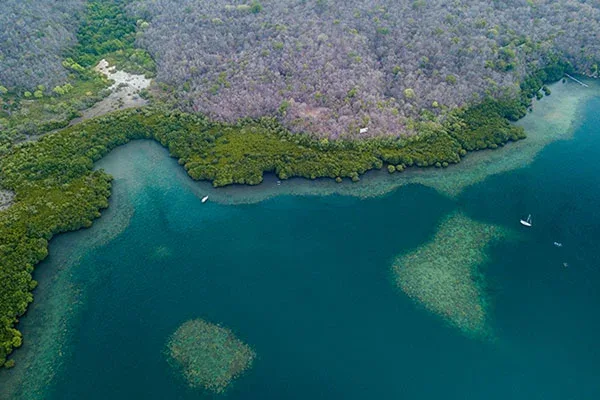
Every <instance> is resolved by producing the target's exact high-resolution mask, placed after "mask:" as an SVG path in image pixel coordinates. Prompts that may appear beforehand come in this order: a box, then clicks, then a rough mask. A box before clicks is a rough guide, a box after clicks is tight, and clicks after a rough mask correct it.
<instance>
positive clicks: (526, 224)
mask: <svg viewBox="0 0 600 400" xmlns="http://www.w3.org/2000/svg"><path fill="white" fill-rule="evenodd" d="M521 225H523V226H531V214H529V215H528V216H527V219H526V220H521Z"/></svg>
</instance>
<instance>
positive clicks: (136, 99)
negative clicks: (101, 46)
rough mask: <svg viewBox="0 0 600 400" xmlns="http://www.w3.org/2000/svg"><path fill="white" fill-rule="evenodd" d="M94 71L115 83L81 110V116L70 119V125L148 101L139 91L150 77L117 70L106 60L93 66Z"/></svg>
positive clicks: (146, 85)
mask: <svg viewBox="0 0 600 400" xmlns="http://www.w3.org/2000/svg"><path fill="white" fill-rule="evenodd" d="M94 70H95V71H97V72H99V73H101V74H102V75H104V76H106V77H107V78H108V79H110V80H113V81H114V82H115V83H114V84H113V85H112V86H111V87H110V88H109V89H110V91H111V94H110V95H108V96H107V97H105V98H104V99H102V100H100V101H99V102H97V103H96V104H94V105H93V106H92V107H90V108H88V109H86V110H84V111H83V112H82V114H83V115H82V117H81V118H76V119H74V120H73V121H71V123H70V125H75V124H77V123H79V122H81V121H85V120H86V119H90V118H94V117H98V116H100V115H104V114H108V113H109V112H112V111H116V110H123V109H125V108H132V107H140V106H144V105H146V104H147V103H148V101H147V100H144V99H142V98H141V97H140V95H139V94H140V92H141V91H142V90H143V89H146V88H147V87H148V86H150V83H151V82H152V80H151V79H147V78H146V77H145V76H144V75H135V74H130V73H129V72H125V71H117V70H116V67H114V66H112V67H111V66H109V65H108V61H106V60H104V59H103V60H101V61H100V62H99V63H98V65H97V66H96V67H95V68H94Z"/></svg>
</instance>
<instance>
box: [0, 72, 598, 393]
mask: <svg viewBox="0 0 600 400" xmlns="http://www.w3.org/2000/svg"><path fill="white" fill-rule="evenodd" d="M556 85H562V84H561V83H559V84H556ZM563 88H564V90H561V89H563ZM563 88H555V87H553V95H552V96H555V95H556V97H552V96H550V97H548V98H547V99H544V100H542V101H541V102H539V103H535V108H536V111H535V112H534V113H533V114H532V115H530V116H528V117H526V118H525V119H523V120H521V121H520V122H519V124H523V125H525V126H527V127H528V128H526V129H534V130H535V134H533V131H529V130H528V133H529V135H530V136H529V137H528V139H526V140H524V141H519V142H516V143H511V144H509V145H507V146H505V147H504V148H500V149H496V150H494V151H491V150H490V151H481V152H474V153H469V156H467V157H465V159H463V161H462V162H461V163H460V164H458V165H456V166H453V167H449V168H447V169H443V170H442V169H433V168H430V169H420V170H417V169H413V170H409V171H406V172H404V173H403V174H388V173H387V172H384V171H376V172H372V173H368V174H367V176H366V177H365V179H363V180H361V181H360V182H357V183H351V182H347V181H345V182H343V183H341V184H338V183H335V182H334V181H333V180H330V179H319V180H315V181H311V180H306V179H303V178H294V179H290V180H289V181H283V182H282V183H281V184H280V185H277V179H276V178H275V177H273V176H270V177H268V179H266V180H265V182H263V184H261V185H258V186H251V187H249V186H240V187H238V186H233V187H225V188H218V189H214V188H212V185H210V183H208V182H195V181H192V179H190V178H189V176H188V175H187V173H186V171H185V170H184V169H183V168H176V171H177V173H178V174H180V175H181V178H182V179H180V180H179V181H181V182H184V183H185V184H186V185H189V186H190V187H192V188H193V191H194V193H195V194H196V195H197V196H199V197H202V196H203V195H206V194H209V195H210V201H215V202H218V203H225V204H243V203H255V202H259V201H262V200H264V199H268V198H271V197H275V196H282V195H295V196H306V195H311V196H315V195H320V196H326V195H331V194H337V195H350V196H355V197H360V198H367V197H375V196H380V195H383V194H385V193H388V192H390V191H393V190H395V189H397V188H398V187H400V186H403V185H407V184H423V185H425V186H429V187H432V188H435V189H436V190H438V191H439V192H440V193H442V194H445V195H448V196H450V197H452V196H455V195H457V194H459V193H460V191H462V190H463V189H464V188H465V187H467V186H469V185H472V184H475V183H477V182H481V181H482V180H483V179H485V178H486V177H487V176H491V175H495V174H498V173H502V172H506V171H510V170H513V169H516V168H520V167H523V166H526V165H527V164H528V163H529V162H531V161H532V160H533V159H534V158H535V156H536V155H537V154H538V153H539V152H540V151H541V150H542V149H543V148H544V147H545V146H546V145H547V144H549V143H551V142H553V141H555V140H562V139H568V138H570V137H571V134H572V132H573V130H574V128H575V126H576V124H577V115H578V112H579V106H580V104H582V103H584V102H585V100H586V99H588V98H589V97H590V96H592V95H593V93H597V92H598V86H595V90H596V91H595V92H592V91H590V93H588V94H585V93H583V94H582V93H581V92H580V91H577V90H571V89H573V88H575V87H574V86H570V85H569V84H566V85H564V87H563ZM565 96H567V97H565ZM549 100H552V101H549ZM565 107H566V108H565ZM550 127H554V128H553V130H552V131H550V134H548V132H549V131H547V129H549V128H550ZM532 137H533V138H534V140H533V143H532V144H531V145H529V146H525V145H526V144H527V142H528V141H529V140H530V139H531V138H532ZM131 146H141V147H143V148H146V149H147V150H149V152H148V156H149V157H152V158H153V160H154V161H155V162H165V161H169V162H173V163H176V160H174V159H172V158H171V159H169V158H166V159H165V158H164V157H165V156H167V157H168V155H167V150H166V149H164V148H162V147H161V146H160V145H159V144H158V143H156V142H154V141H133V142H131V143H130V144H128V145H125V146H120V147H118V148H117V149H115V150H113V151H112V152H111V153H110V154H108V155H107V156H106V157H104V158H102V160H100V161H99V162H98V163H97V164H96V168H98V167H103V166H105V167H106V166H109V165H110V168H109V169H111V170H114V169H113V168H115V167H119V168H121V174H122V175H121V177H117V179H116V180H115V184H116V185H115V188H114V190H113V194H112V197H111V199H110V207H109V208H108V209H107V210H105V211H104V212H103V216H104V218H100V219H99V220H97V221H96V222H95V223H94V225H93V227H92V229H88V230H79V231H76V232H72V233H67V234H64V235H58V236H57V237H56V238H55V239H54V240H53V241H52V242H53V243H52V246H50V249H51V250H50V258H49V259H48V260H47V261H45V262H44V264H42V265H40V266H39V267H38V268H37V269H36V272H35V274H36V278H38V279H39V280H40V286H39V287H38V289H36V292H35V297H36V302H34V303H33V304H32V305H31V306H30V307H31V308H30V310H29V311H28V313H27V314H26V316H24V317H23V318H22V320H23V321H22V323H21V325H20V326H19V328H21V327H23V328H24V333H25V344H24V348H22V349H20V350H17V351H16V352H15V353H14V355H13V358H15V359H16V360H17V365H16V367H15V368H14V369H13V370H11V371H3V374H0V381H2V385H0V386H1V387H2V388H3V389H2V391H0V394H3V391H7V393H9V392H8V391H9V390H11V392H10V393H11V394H15V395H16V393H17V392H18V390H17V388H18V387H19V386H20V385H21V382H24V381H25V380H28V387H27V390H30V392H28V393H29V394H36V393H37V394H38V395H41V394H42V393H41V392H39V391H38V390H42V389H43V388H44V385H46V384H47V383H48V382H49V381H50V380H51V379H52V376H53V375H54V374H55V373H56V368H57V366H56V365H57V363H56V361H55V360H56V359H59V358H60V357H62V353H61V346H62V343H64V341H65V340H67V339H68V334H69V333H72V328H71V327H72V325H68V326H67V325H63V323H64V322H65V321H67V320H68V319H70V318H71V316H72V314H69V313H74V314H76V313H77V307H78V305H80V304H81V297H78V296H82V295H83V296H85V294H81V293H78V289H77V288H76V287H73V286H72V285H71V281H70V279H71V277H72V274H71V271H70V270H71V269H72V267H73V266H75V265H76V264H77V261H79V260H80V259H81V257H83V256H84V255H82V254H74V253H64V254H62V255H61V254H56V253H55V251H54V250H53V249H55V248H56V247H59V246H55V242H56V241H66V242H68V241H69V240H70V239H69V238H71V237H73V238H74V237H77V241H78V242H79V241H80V240H82V238H83V240H86V241H89V242H88V243H89V245H90V247H94V246H101V245H103V244H104V243H107V242H108V241H110V240H112V239H114V238H116V237H117V236H118V235H119V233H120V232H122V231H123V230H124V229H126V227H127V225H128V222H129V218H130V217H131V213H132V212H133V210H132V208H131V207H130V206H129V207H128V206H127V198H128V197H129V194H127V193H121V192H119V190H117V189H121V188H124V187H127V188H129V189H131V187H134V186H131V185H134V184H135V185H137V187H141V186H142V185H143V179H142V178H143V177H139V176H135V175H128V173H127V170H128V169H127V164H128V158H127V157H126V155H127V151H130V150H131ZM516 146H519V147H516ZM495 154H498V155H497V156H496V157H497V160H501V161H503V162H502V163H501V164H500V165H497V164H495V163H494V161H489V158H488V157H492V158H493V157H494V155H495ZM473 156H478V157H476V158H475V159H474V160H473V161H470V164H466V167H463V168H460V167H461V165H462V164H463V163H466V162H467V161H468V160H469V159H471V158H472V157H473ZM130 164H131V163H130ZM469 166H471V167H476V168H477V170H476V171H477V173H474V174H473V175H472V176H468V177H466V178H464V179H459V178H461V176H460V175H462V174H463V173H464V171H465V169H466V168H467V167H469ZM449 173H452V175H447V174H449ZM427 174H430V175H431V176H427ZM444 176H450V178H448V180H447V181H445V180H444ZM120 179H126V180H127V181H128V183H127V184H126V185H123V186H121V185H120V184H118V182H119V180H120ZM176 183H177V184H179V182H176ZM449 189H453V190H449ZM454 189H457V190H454ZM127 210H129V211H127ZM96 235H98V236H96ZM86 237H87V239H85V238H86ZM57 259H58V260H60V261H58V263H59V264H62V265H63V268H62V269H60V270H57V271H51V270H49V269H46V268H44V265H45V264H47V263H50V262H53V263H54V262H57ZM65 288H69V291H68V292H67V293H69V295H67V294H65V293H63V294H62V295H61V296H58V297H57V296H55V295H56V294H57V293H60V292H61V289H65ZM50 299H55V300H56V301H57V302H58V303H52V302H50V301H49V300H50ZM61 302H64V303H61ZM65 304H66V306H65ZM53 313H58V314H53ZM36 315H37V317H36ZM41 315H51V316H52V318H49V319H48V320H46V321H38V323H40V324H41V325H40V326H38V327H37V328H36V329H38V330H39V332H40V333H41V334H42V335H41V337H42V338H41V339H40V338H39V337H38V336H36V335H31V333H28V331H27V329H32V328H31V326H30V327H29V328H27V324H29V323H30V322H29V321H30V320H35V319H39V317H40V316H41ZM75 320H76V318H75V319H74V321H75ZM31 323H32V324H33V323H34V322H31ZM57 333H58V334H57ZM34 336H35V338H34ZM57 337H58V338H61V339H60V340H56V339H57ZM34 340H35V341H36V342H33V341H34ZM44 346H48V347H47V348H45V349H44V351H43V353H44V354H46V355H49V357H50V358H46V359H42V358H40V356H39V354H40V352H38V350H39V348H40V347H42V348H43V347H44ZM53 346H55V347H53ZM30 371H35V373H32V375H33V376H36V379H37V383H35V384H34V382H31V381H29V379H31V378H30V376H29V377H28V373H30ZM44 371H45V372H44ZM1 375H5V376H6V378H4V377H2V376H1ZM6 382H8V383H6ZM9 388H12V389H9ZM36 388H39V389H36ZM12 397H13V396H12V395H11V396H9V398H12Z"/></svg>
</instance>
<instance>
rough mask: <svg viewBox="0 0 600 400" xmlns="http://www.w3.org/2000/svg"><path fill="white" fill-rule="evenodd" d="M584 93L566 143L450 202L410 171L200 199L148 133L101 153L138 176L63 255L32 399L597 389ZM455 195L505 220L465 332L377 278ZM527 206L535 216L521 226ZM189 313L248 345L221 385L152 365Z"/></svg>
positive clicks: (596, 209)
mask: <svg viewBox="0 0 600 400" xmlns="http://www.w3.org/2000/svg"><path fill="white" fill-rule="evenodd" d="M585 107H586V108H585V110H584V115H583V122H582V123H581V126H580V127H579V128H578V130H577V132H576V133H575V136H574V139H573V140H570V141H564V142H556V143H554V144H551V145H549V146H548V147H547V148H546V149H545V150H544V151H543V152H542V153H541V154H540V156H539V157H538V158H537V159H536V161H535V162H533V163H532V164H531V165H529V166H524V168H522V169H519V170H516V171H513V172H508V173H504V174H501V175H497V176H493V177H490V178H488V179H487V180H485V181H484V182H482V183H480V184H477V185H475V186H472V187H470V188H468V189H467V190H465V192H464V193H463V194H462V195H460V196H459V197H458V198H456V199H450V198H448V197H445V196H442V195H440V194H438V193H437V192H436V191H434V190H433V189H428V188H425V187H423V186H420V185H409V186H406V187H403V188H400V189H398V190H396V191H394V192H392V193H390V194H388V195H385V196H382V197H378V198H373V199H366V200H360V199H357V198H352V197H343V196H326V197H318V196H308V197H293V196H281V197H276V198H273V199H270V200H266V201H263V202H260V203H256V204H248V205H236V206H231V205H221V204H217V203H215V202H211V201H209V202H207V203H205V204H202V203H201V202H200V201H199V198H198V196H196V195H195V194H194V193H192V191H191V190H189V188H188V187H187V186H186V185H183V184H181V180H182V179H187V178H185V177H182V174H181V171H180V170H179V168H180V167H179V166H177V163H176V162H175V161H174V160H172V159H169V158H167V157H166V152H164V150H162V149H159V148H158V145H156V144H154V143H149V142H138V143H133V144H131V145H129V147H126V148H123V149H119V150H117V151H120V153H119V155H118V157H122V158H123V159H126V158H129V159H130V158H134V160H135V168H136V170H137V171H138V173H140V174H142V175H144V176H147V177H149V178H148V179H149V181H150V184H148V185H145V187H144V188H143V190H140V191H138V192H136V194H135V195H134V196H132V199H131V201H132V202H133V206H134V209H135V213H134V215H133V217H132V219H131V223H130V225H129V226H128V227H127V228H126V230H125V231H124V232H123V233H122V234H120V235H119V236H118V237H117V238H116V239H114V240H112V241H110V242H109V243H107V244H106V245H104V246H100V247H98V248H94V249H89V250H87V251H85V257H83V258H82V259H81V261H80V262H79V263H78V265H77V267H76V268H75V272H74V273H73V277H72V280H73V284H74V285H76V286H77V287H81V288H84V292H85V296H84V298H85V300H84V301H83V305H82V307H81V310H80V312H79V313H78V314H77V315H76V316H75V317H74V318H73V321H72V323H71V328H70V329H71V330H72V337H71V338H70V341H69V343H68V345H67V347H68V350H69V351H68V356H67V357H66V358H65V361H64V368H62V369H60V370H59V372H58V373H57V375H56V377H55V378H54V380H53V383H52V384H51V385H49V386H48V387H47V392H46V397H47V398H50V399H82V398H85V399H108V398H110V399H130V398H144V399H167V398H168V399H197V398H213V397H214V398H217V397H222V398H227V399H311V398H323V399H371V398H372V399H398V398H402V399H499V400H500V399H502V400H505V399H527V400H530V399H544V400H552V399H561V400H564V399H597V398H600V344H599V338H600V313H599V312H598V308H599V306H600V290H598V287H600V251H599V249H598V245H599V244H600V178H599V177H600V161H599V160H600V113H598V112H597V110H599V109H600V99H594V100H592V101H589V102H588V103H587V104H586V106H585ZM157 152H158V153H164V157H161V158H160V162H155V161H154V159H153V158H151V157H146V155H147V154H155V153H157ZM109 170H110V168H109ZM115 191H122V192H127V187H126V183H124V182H123V181H120V180H119V179H117V180H116V181H115ZM455 210H461V211H462V212H464V213H465V214H467V215H468V216H469V217H470V218H472V219H474V220H477V221H482V222H486V223H493V224H497V225H501V226H504V227H506V228H510V229H513V230H514V231H515V232H518V233H519V237H518V239H516V240H507V241H506V242H501V243H498V244H496V245H494V246H493V247H492V248H491V250H490V253H489V256H490V259H489V262H488V263H487V264H486V265H485V266H483V271H484V273H485V276H486V278H487V281H488V291H489V293H490V296H491V299H492V300H493V305H494V306H493V310H492V321H493V325H494V329H495V331H496V336H497V338H496V340H495V341H485V340H475V339H470V338H468V337H466V336H465V335H463V334H462V333H461V332H460V331H458V330H457V329H455V328H452V327H450V326H448V325H447V324H446V323H445V322H444V321H443V320H442V319H441V318H439V317H438V316H436V315H433V314H431V313H429V312H428V311H426V310H425V309H424V308H423V307H421V306H419V305H417V304H415V303H414V302H413V301H412V300H410V299H408V298H407V297H406V296H405V295H404V294H403V293H402V292H401V291H400V290H399V289H397V288H396V287H395V284H394V281H393V277H392V273H391V270H390V266H391V263H392V261H393V259H394V258H395V257H396V256H397V255H399V254H401V253H403V252H406V251H409V250H411V249H414V248H415V247H418V246H420V245H422V244H423V243H426V242H427V241H428V240H430V239H431V237H432V236H433V235H434V234H435V232H436V228H437V225H438V223H439V222H440V221H441V220H442V219H443V218H444V217H445V216H447V215H448V214H449V213H451V212H453V211H455ZM528 213H531V214H533V218H534V227H533V228H532V229H529V230H525V229H521V227H520V226H519V224H518V219H519V218H521V217H523V216H524V215H526V214H528ZM92 229H94V228H92ZM77 235H78V233H75V234H72V236H71V239H69V240H63V241H62V242H60V241H59V242H58V243H56V244H55V243H53V245H52V246H51V255H50V257H49V259H48V260H47V261H46V262H45V263H44V265H43V266H42V267H41V268H51V267H52V266H53V262H54V261H53V257H54V254H55V252H56V251H57V249H56V248H53V246H55V247H56V246H67V245H68V246H76V245H77ZM554 241H559V242H562V243H563V247H561V248H558V247H555V246H553V242H554ZM565 262H566V263H568V266H567V267H564V266H563V263H565ZM194 318H203V319H206V320H209V321H211V322H216V323H221V324H223V325H224V326H227V327H229V328H230V329H232V330H233V331H234V332H235V333H236V335H237V336H238V337H239V338H240V339H242V340H243V341H245V342H246V343H248V344H250V345H251V346H252V347H253V348H254V350H255V351H256V353H257V355H258V357H257V359H256V360H255V362H254V365H253V368H252V369H251V370H249V371H248V372H247V373H246V374H244V375H243V376H242V377H241V378H239V379H238V380H236V381H235V382H234V384H233V385H232V387H231V388H230V389H229V390H228V391H227V392H226V394H225V395H221V396H217V395H211V394H210V393H207V392H202V391H198V390H191V389H189V388H187V387H186V385H185V383H184V381H183V380H182V379H181V377H179V376H178V375H177V373H176V371H173V370H172V369H171V368H170V366H169V365H168V363H167V362H166V359H165V354H164V349H165V343H166V341H167V338H168V336H169V335H170V334H171V333H172V332H173V331H175V329H177V327H178V326H179V325H181V324H182V323H184V322H185V321H187V320H190V319H194Z"/></svg>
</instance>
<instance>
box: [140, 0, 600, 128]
mask: <svg viewBox="0 0 600 400" xmlns="http://www.w3.org/2000/svg"><path fill="white" fill-rule="evenodd" d="M130 10H131V11H132V12H133V13H134V14H135V15H136V18H140V19H142V20H144V21H145V24H144V29H143V30H141V32H140V34H139V37H138V44H139V45H140V46H142V47H144V48H146V49H147V50H148V51H149V52H150V54H151V55H152V56H153V57H154V59H155V60H156V62H157V65H158V79H159V80H160V81H162V82H166V83H168V84H170V85H172V86H173V87H174V88H175V90H174V92H173V94H172V96H173V98H175V99H177V103H178V104H179V105H180V106H181V107H183V108H184V109H185V110H188V111H198V112H202V113H204V114H206V115H208V116H210V117H212V118H216V119H219V120H223V121H229V122H232V121H235V120H237V119H238V118H242V117H248V116H250V117H260V116H263V115H277V116H278V117H279V118H280V119H281V120H282V121H283V122H284V123H285V125H286V126H287V127H288V128H290V129H291V130H293V131H306V132H312V133H317V134H319V135H320V136H322V137H328V138H337V137H348V136H350V137H354V136H357V135H358V134H359V129H360V128H363V127H367V128H369V130H368V132H365V133H364V134H366V135H369V136H379V135H397V134H398V133H411V132H414V131H413V130H412V129H411V127H410V120H411V119H419V118H421V117H423V116H425V117H426V118H429V117H430V116H431V115H432V114H433V115H439V114H443V112H444V109H445V108H446V107H450V108H452V107H456V106H460V105H465V104H467V103H469V102H472V101H475V100H477V99H481V96H483V95H486V94H492V95H495V96H498V95H503V94H505V93H506V92H508V93H511V94H515V93H516V92H517V91H518V87H519V83H520V82H521V81H522V80H523V79H524V78H525V76H526V75H527V74H529V73H530V72H532V71H533V70H535V69H536V68H540V67H543V66H545V65H546V63H548V62H553V61H554V60H555V57H556V56H558V55H560V57H563V58H564V59H565V60H567V61H569V62H570V63H571V64H573V66H574V67H575V68H576V69H577V70H579V71H580V72H585V73H589V74H591V75H597V73H598V71H597V64H596V61H598V60H599V59H600V42H599V40H598V33H599V32H600V26H599V23H600V4H599V3H598V2H597V1H585V0H558V1H555V0H535V1H534V0H508V1H483V0H455V1H447V0H427V1H424V0H410V1H406V0H404V1H398V0H378V1H365V0H316V1H306V0H277V1H275V0H260V1H259V0H253V1H250V0H248V1H232V0H210V1H208V0H183V1H174V0H155V1H144V0H138V1H135V2H134V3H133V4H132V5H131V6H130Z"/></svg>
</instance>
